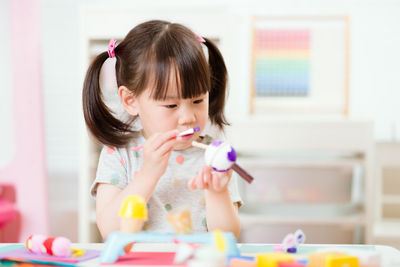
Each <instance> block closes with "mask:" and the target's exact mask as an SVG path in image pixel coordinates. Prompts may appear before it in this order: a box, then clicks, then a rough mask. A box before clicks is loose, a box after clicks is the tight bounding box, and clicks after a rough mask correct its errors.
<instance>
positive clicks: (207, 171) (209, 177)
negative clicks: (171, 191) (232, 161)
mask: <svg viewBox="0 0 400 267" xmlns="http://www.w3.org/2000/svg"><path fill="white" fill-rule="evenodd" d="M231 176H232V170H229V171H227V172H216V171H213V170H212V168H211V167H210V166H204V167H203V168H202V169H201V170H200V173H199V174H198V175H197V176H194V177H193V178H192V179H190V180H189V182H188V187H189V189H190V190H195V189H207V190H210V191H213V192H216V193H219V192H224V191H226V190H227V189H228V183H229V180H230V179H231Z"/></svg>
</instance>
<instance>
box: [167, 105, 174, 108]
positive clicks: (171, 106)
mask: <svg viewBox="0 0 400 267" xmlns="http://www.w3.org/2000/svg"><path fill="white" fill-rule="evenodd" d="M165 107H166V108H176V107H177V106H176V105H166V106H165Z"/></svg>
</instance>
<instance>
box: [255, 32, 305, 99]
mask: <svg viewBox="0 0 400 267" xmlns="http://www.w3.org/2000/svg"><path fill="white" fill-rule="evenodd" d="M310 35H311V34H310V30H309V29H256V30H255V39H254V40H255V44H254V77H253V79H254V85H255V96H256V97H302V96H308V94H309V91H310Z"/></svg>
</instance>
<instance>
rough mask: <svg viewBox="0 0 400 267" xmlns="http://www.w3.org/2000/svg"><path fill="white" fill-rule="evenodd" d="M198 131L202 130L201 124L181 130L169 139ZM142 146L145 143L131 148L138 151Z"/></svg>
mask: <svg viewBox="0 0 400 267" xmlns="http://www.w3.org/2000/svg"><path fill="white" fill-rule="evenodd" d="M198 131H200V126H197V127H194V128H190V129H187V130H185V131H183V132H180V133H179V134H178V135H177V136H175V137H172V138H170V139H169V140H172V139H175V138H177V137H179V136H188V135H192V134H194V133H195V132H198ZM142 148H143V145H140V146H137V147H134V148H132V149H131V150H132V151H138V150H140V149H142Z"/></svg>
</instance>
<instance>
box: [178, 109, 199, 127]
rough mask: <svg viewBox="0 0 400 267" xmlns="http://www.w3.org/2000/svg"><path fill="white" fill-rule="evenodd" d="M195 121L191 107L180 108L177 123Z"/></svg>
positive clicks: (182, 123)
mask: <svg viewBox="0 0 400 267" xmlns="http://www.w3.org/2000/svg"><path fill="white" fill-rule="evenodd" d="M195 121H196V114H195V112H194V111H193V110H192V109H191V108H182V110H181V112H180V113H179V120H178V123H179V124H181V125H184V124H191V123H193V122H195Z"/></svg>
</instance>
